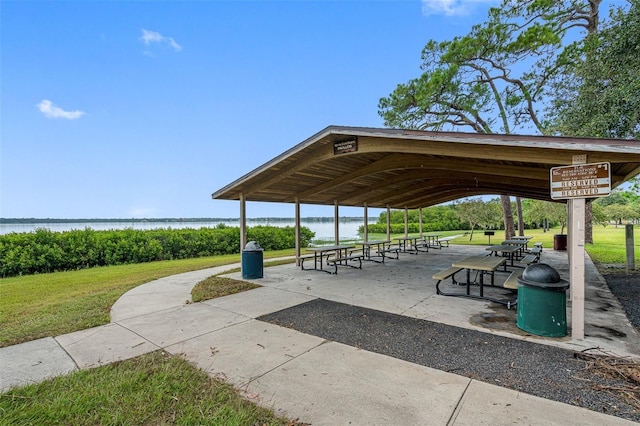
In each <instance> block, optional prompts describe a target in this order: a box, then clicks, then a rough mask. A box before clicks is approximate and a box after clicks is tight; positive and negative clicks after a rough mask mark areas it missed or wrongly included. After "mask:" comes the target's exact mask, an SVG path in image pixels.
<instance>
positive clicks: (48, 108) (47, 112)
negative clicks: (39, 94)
mask: <svg viewBox="0 0 640 426" xmlns="http://www.w3.org/2000/svg"><path fill="white" fill-rule="evenodd" d="M36 107H37V108H38V109H39V110H40V112H41V113H43V114H44V116H45V117H47V118H65V119H67V120H77V119H78V118H80V117H82V116H83V115H84V112H82V111H78V110H75V111H65V110H63V109H62V108H60V107H57V106H55V105H54V104H53V102H51V101H50V100H48V99H43V100H42V101H41V102H40V103H38V104H36Z"/></svg>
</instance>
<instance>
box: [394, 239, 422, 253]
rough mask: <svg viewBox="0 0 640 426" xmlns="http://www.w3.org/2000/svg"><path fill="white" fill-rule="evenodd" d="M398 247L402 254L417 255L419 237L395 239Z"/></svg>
mask: <svg viewBox="0 0 640 426" xmlns="http://www.w3.org/2000/svg"><path fill="white" fill-rule="evenodd" d="M394 239H395V240H396V241H398V247H400V251H401V252H402V253H411V254H418V240H419V239H420V237H397V238H394Z"/></svg>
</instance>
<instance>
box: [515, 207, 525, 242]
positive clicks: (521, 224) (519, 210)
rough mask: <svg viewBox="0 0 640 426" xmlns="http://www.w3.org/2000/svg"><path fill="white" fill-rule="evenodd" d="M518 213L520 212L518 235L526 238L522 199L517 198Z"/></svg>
mask: <svg viewBox="0 0 640 426" xmlns="http://www.w3.org/2000/svg"><path fill="white" fill-rule="evenodd" d="M516 211H517V212H518V235H520V236H521V237H522V236H524V217H522V199H521V198H520V197H516Z"/></svg>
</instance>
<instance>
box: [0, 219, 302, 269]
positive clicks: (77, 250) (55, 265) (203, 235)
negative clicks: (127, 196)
mask: <svg viewBox="0 0 640 426" xmlns="http://www.w3.org/2000/svg"><path fill="white" fill-rule="evenodd" d="M313 237H314V233H313V232H312V231H311V230H310V229H309V228H307V227H301V229H300V240H301V241H300V243H301V245H302V247H307V246H308V245H309V243H310V241H311V239H312V238H313ZM247 238H248V239H249V240H255V241H259V242H260V245H261V247H262V248H263V249H265V250H284V249H288V248H292V247H295V228H293V227H291V226H287V227H276V226H254V227H250V228H248V229H247ZM239 247H240V228H239V227H231V226H226V225H223V224H220V225H218V226H216V227H215V228H200V229H191V228H186V229H150V230H134V229H122V230H109V231H96V230H93V229H90V228H86V229H83V230H71V231H64V232H52V231H50V230H49V229H46V228H38V229H36V230H35V231H34V232H28V233H10V234H6V235H0V276H1V277H10V276H16V275H27V274H35V273H48V272H56V271H69V270H76V269H83V268H91V267H95V266H110V265H122V264H131V263H143V262H152V261H156V260H174V259H187V258H194V257H205V256H218V255H225V254H234V253H239V251H240V249H239Z"/></svg>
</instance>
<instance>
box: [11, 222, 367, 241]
mask: <svg viewBox="0 0 640 426" xmlns="http://www.w3.org/2000/svg"><path fill="white" fill-rule="evenodd" d="M220 223H224V224H225V225H228V226H240V224H239V221H215V222H173V221H172V222H167V221H158V222H154V221H147V222H138V221H132V222H79V223H72V222H69V223H57V222H42V223H10V224H9V223H0V235H4V234H8V233H11V232H33V231H34V230H35V229H36V228H47V229H49V230H50V231H53V232H63V231H70V230H72V229H85V228H91V229H94V230H96V231H101V230H109V229H126V228H131V229H159V228H172V229H183V228H194V229H199V228H203V227H205V228H215V227H216V226H217V225H218V224H220ZM339 223H340V228H339V232H340V239H350V238H354V239H355V238H359V236H358V227H360V226H361V225H362V224H363V221H352V220H348V221H340V222H339ZM370 223H375V221H373V222H372V221H370ZM258 225H272V226H279V227H285V226H295V221H294V220H293V219H291V220H290V221H280V220H279V221H274V222H269V221H266V220H247V226H258ZM301 225H302V226H306V227H307V228H309V229H311V231H313V232H315V233H316V236H315V238H314V239H317V240H328V241H333V234H334V224H333V222H332V221H328V222H318V221H308V222H307V221H301Z"/></svg>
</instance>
